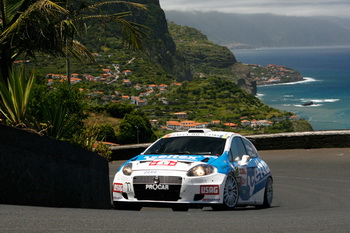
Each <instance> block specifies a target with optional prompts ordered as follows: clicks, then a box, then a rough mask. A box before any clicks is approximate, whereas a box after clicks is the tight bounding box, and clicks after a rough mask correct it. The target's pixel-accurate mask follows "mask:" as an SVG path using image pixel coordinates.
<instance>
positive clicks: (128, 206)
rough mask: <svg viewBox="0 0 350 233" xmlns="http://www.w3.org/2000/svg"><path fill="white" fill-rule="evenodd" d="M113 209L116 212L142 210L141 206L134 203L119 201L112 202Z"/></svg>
mask: <svg viewBox="0 0 350 233" xmlns="http://www.w3.org/2000/svg"><path fill="white" fill-rule="evenodd" d="M113 204H114V208H115V209H116V210H135V211H139V210H141V209H142V206H141V205H138V204H135V203H128V202H120V201H114V202H113Z"/></svg>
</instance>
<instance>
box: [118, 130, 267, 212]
mask: <svg viewBox="0 0 350 233" xmlns="http://www.w3.org/2000/svg"><path fill="white" fill-rule="evenodd" d="M272 185H273V179H272V176H271V172H270V169H269V166H268V165H267V164H266V163H265V162H264V161H263V160H262V159H261V158H260V156H259V154H258V152H257V150H256V149H255V147H254V145H253V144H252V143H251V142H250V141H249V140H248V139H246V138H245V137H243V136H241V135H239V134H236V133H230V132H219V131H211V130H210V129H190V130H188V131H186V132H177V133H171V134H167V135H165V136H164V137H162V138H160V139H158V140H157V141H156V142H155V143H153V144H152V145H151V146H149V147H148V148H147V149H146V150H145V151H144V152H143V153H141V154H140V155H138V156H136V157H134V158H132V159H130V160H129V161H127V162H125V163H124V164H123V165H122V166H121V167H120V168H119V170H118V171H117V173H116V175H115V177H114V181H113V203H114V206H115V208H116V209H133V210H140V209H141V208H142V207H143V206H163V207H170V208H172V209H173V210H174V211H181V210H182V211H183V210H185V211H186V210H188V208H191V207H195V208H197V207H204V206H211V207H212V208H213V209H214V210H220V209H234V208H235V207H238V206H257V207H262V208H267V207H270V206H271V203H272V199H273V187H272Z"/></svg>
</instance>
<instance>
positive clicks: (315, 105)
mask: <svg viewBox="0 0 350 233" xmlns="http://www.w3.org/2000/svg"><path fill="white" fill-rule="evenodd" d="M322 105H323V104H312V105H302V104H295V105H294V106H295V107H302V108H309V107H320V106H322Z"/></svg>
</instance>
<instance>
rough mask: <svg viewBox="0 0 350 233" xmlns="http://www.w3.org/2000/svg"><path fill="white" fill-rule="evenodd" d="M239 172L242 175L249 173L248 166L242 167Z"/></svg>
mask: <svg viewBox="0 0 350 233" xmlns="http://www.w3.org/2000/svg"><path fill="white" fill-rule="evenodd" d="M239 173H240V174H242V175H247V168H240V169H239Z"/></svg>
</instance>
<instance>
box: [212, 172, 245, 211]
mask: <svg viewBox="0 0 350 233" xmlns="http://www.w3.org/2000/svg"><path fill="white" fill-rule="evenodd" d="M238 198H239V190H238V184H237V180H236V178H235V177H234V176H233V175H232V174H230V175H228V176H227V178H226V182H225V186H224V194H223V203H222V205H213V206H212V208H213V209H214V210H232V209H234V208H235V207H236V205H237V202H238Z"/></svg>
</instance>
